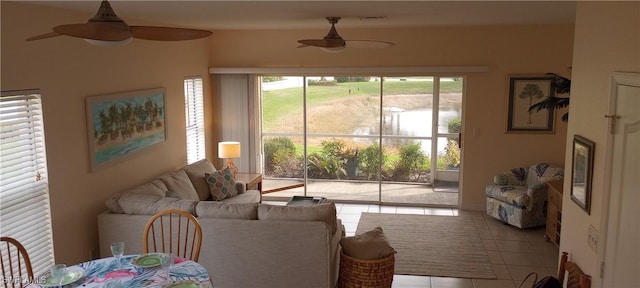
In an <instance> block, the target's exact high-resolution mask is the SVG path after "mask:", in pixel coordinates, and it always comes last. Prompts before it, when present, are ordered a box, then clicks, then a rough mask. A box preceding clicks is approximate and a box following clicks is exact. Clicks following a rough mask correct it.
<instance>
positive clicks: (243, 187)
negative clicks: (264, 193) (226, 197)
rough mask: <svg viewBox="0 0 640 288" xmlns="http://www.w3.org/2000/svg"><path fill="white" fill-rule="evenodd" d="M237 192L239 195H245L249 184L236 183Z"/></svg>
mask: <svg viewBox="0 0 640 288" xmlns="http://www.w3.org/2000/svg"><path fill="white" fill-rule="evenodd" d="M236 191H238V194H243V193H245V192H247V183H245V182H242V181H236Z"/></svg>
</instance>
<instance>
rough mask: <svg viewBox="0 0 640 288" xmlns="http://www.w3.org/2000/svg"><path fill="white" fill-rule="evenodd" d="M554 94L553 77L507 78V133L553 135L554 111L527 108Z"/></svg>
mask: <svg viewBox="0 0 640 288" xmlns="http://www.w3.org/2000/svg"><path fill="white" fill-rule="evenodd" d="M554 94H555V89H554V87H553V77H549V76H544V75H542V76H509V90H508V95H509V103H508V116H507V133H553V132H554V125H553V124H554V123H553V121H554V118H555V113H554V112H555V111H554V109H553V108H551V109H544V110H540V111H535V109H529V108H530V107H531V106H533V105H535V104H536V103H539V102H540V101H543V100H544V99H546V98H548V97H551V96H555V95H554Z"/></svg>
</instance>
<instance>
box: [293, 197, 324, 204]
mask: <svg viewBox="0 0 640 288" xmlns="http://www.w3.org/2000/svg"><path fill="white" fill-rule="evenodd" d="M322 203H327V198H325V197H313V196H293V197H291V199H289V202H287V206H311V205H317V204H322Z"/></svg>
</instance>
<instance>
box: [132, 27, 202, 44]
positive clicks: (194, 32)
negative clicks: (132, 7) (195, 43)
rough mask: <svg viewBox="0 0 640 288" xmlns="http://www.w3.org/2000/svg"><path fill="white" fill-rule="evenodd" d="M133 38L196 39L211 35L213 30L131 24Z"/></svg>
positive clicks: (161, 39) (160, 39)
mask: <svg viewBox="0 0 640 288" xmlns="http://www.w3.org/2000/svg"><path fill="white" fill-rule="evenodd" d="M130 28H131V33H132V34H133V38H138V39H145V40H156V41H182V40H194V39H200V38H205V37H209V36H211V34H213V33H212V32H211V31H207V30H198V29H188V28H173V27H156V26H130Z"/></svg>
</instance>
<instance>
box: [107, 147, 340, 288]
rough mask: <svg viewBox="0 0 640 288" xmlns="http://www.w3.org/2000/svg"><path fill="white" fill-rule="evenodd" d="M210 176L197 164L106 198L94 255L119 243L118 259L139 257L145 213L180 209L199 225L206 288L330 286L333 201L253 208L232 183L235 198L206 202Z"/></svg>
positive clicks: (335, 232) (335, 254) (335, 243)
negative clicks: (207, 281) (207, 278)
mask: <svg viewBox="0 0 640 288" xmlns="http://www.w3.org/2000/svg"><path fill="white" fill-rule="evenodd" d="M211 171H215V168H214V167H213V165H212V164H211V163H210V162H209V161H208V160H202V161H199V162H197V163H194V164H192V165H187V166H185V167H183V168H182V169H180V170H178V171H175V172H172V173H168V174H166V175H163V176H161V177H159V178H158V179H155V180H152V181H150V182H149V183H146V184H144V185H141V186H139V187H136V188H133V189H130V190H127V191H123V192H120V193H116V194H114V195H113V197H111V198H110V199H108V200H107V202H106V205H107V207H108V210H107V211H105V212H104V213H102V214H100V215H99V216H98V227H99V241H100V255H101V256H102V257H109V256H111V252H110V248H109V246H110V243H111V242H115V241H124V242H125V243H126V245H125V246H126V247H125V253H126V254H140V253H142V243H143V237H142V231H143V229H144V226H145V224H146V223H147V221H148V219H149V218H150V217H151V215H153V214H154V213H156V212H158V211H161V210H164V209H181V210H185V211H188V212H190V213H192V214H194V215H195V216H196V217H197V218H198V222H199V223H200V226H202V232H203V238H202V239H203V240H202V247H201V250H200V259H199V261H198V262H199V263H200V264H202V265H203V266H204V267H205V268H207V270H208V271H209V274H210V275H211V279H212V280H213V284H214V287H217V288H219V287H222V288H224V287H319V288H320V287H335V284H336V281H337V278H338V277H337V276H338V262H339V255H340V253H339V250H340V247H339V242H340V239H341V238H342V237H343V236H344V227H343V226H342V224H341V222H340V220H339V219H337V218H336V208H335V205H334V204H333V203H326V204H320V205H315V206H277V205H268V204H261V203H259V202H260V193H259V192H258V191H255V190H249V191H245V188H244V187H245V185H244V183H237V189H238V191H239V192H240V193H239V194H238V195H236V196H233V197H231V198H227V199H224V200H221V201H208V200H207V199H209V197H208V195H209V194H208V191H209V187H208V184H207V182H206V180H205V179H204V173H208V172H211ZM187 184H189V185H191V187H190V186H189V185H187ZM194 193H195V194H194Z"/></svg>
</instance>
